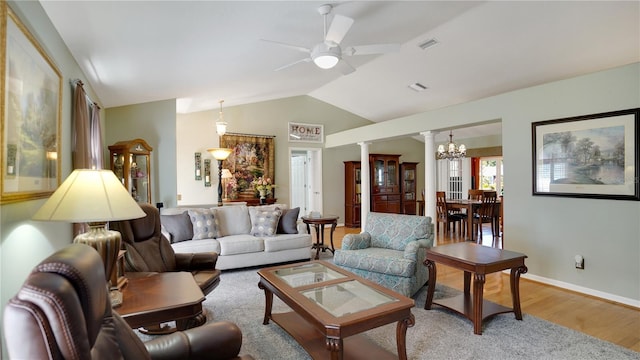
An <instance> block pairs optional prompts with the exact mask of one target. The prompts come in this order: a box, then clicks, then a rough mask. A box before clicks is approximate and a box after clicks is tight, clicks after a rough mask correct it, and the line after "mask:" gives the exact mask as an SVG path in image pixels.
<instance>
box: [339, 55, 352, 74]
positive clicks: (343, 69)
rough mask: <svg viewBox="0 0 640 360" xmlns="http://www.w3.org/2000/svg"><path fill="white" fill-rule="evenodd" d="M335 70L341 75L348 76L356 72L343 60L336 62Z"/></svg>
mask: <svg viewBox="0 0 640 360" xmlns="http://www.w3.org/2000/svg"><path fill="white" fill-rule="evenodd" d="M336 68H337V69H338V71H340V72H341V73H342V75H349V74H351V73H352V72H354V71H356V68H354V67H353V66H351V64H349V63H348V62H346V61H344V59H343V60H340V61H339V62H338V65H336Z"/></svg>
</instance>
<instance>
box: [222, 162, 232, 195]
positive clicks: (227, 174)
mask: <svg viewBox="0 0 640 360" xmlns="http://www.w3.org/2000/svg"><path fill="white" fill-rule="evenodd" d="M232 177H233V174H231V171H229V169H222V179H224V180H225V186H224V198H225V199H228V198H229V193H228V192H229V191H228V189H227V182H228V180H227V179H231V178H232Z"/></svg>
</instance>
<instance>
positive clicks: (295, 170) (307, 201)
mask: <svg viewBox="0 0 640 360" xmlns="http://www.w3.org/2000/svg"><path fill="white" fill-rule="evenodd" d="M289 189H290V194H289V199H290V207H291V208H292V209H293V208H296V207H299V208H300V215H301V216H303V215H307V214H309V213H310V212H311V211H317V212H319V213H322V150H321V149H318V148H307V149H305V148H289Z"/></svg>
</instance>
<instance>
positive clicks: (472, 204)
mask: <svg viewBox="0 0 640 360" xmlns="http://www.w3.org/2000/svg"><path fill="white" fill-rule="evenodd" d="M481 205H482V200H472V199H447V206H448V208H449V209H458V210H465V211H466V214H467V224H468V227H469V229H468V230H467V240H468V241H473V242H476V241H477V234H476V232H475V231H472V228H473V226H472V225H473V214H475V213H476V212H477V210H478V208H480V206H481ZM495 206H496V208H495V210H494V212H493V213H494V216H493V226H494V229H497V231H498V234H499V233H500V221H499V214H500V207H501V206H502V201H501V200H500V199H499V198H498V199H496V205H495Z"/></svg>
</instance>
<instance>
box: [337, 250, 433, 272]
mask: <svg viewBox="0 0 640 360" xmlns="http://www.w3.org/2000/svg"><path fill="white" fill-rule="evenodd" d="M333 262H334V263H335V264H336V265H339V266H346V267H350V268H354V269H360V270H366V271H369V272H375V273H380V274H385V275H392V276H402V277H412V276H414V274H415V273H416V266H423V265H422V264H416V262H415V261H412V260H409V259H405V258H404V257H403V252H402V251H398V250H392V249H384V248H367V249H360V250H336V252H335V254H334V257H333Z"/></svg>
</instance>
